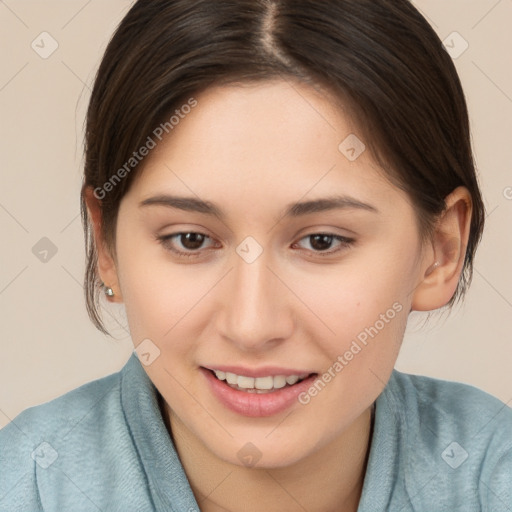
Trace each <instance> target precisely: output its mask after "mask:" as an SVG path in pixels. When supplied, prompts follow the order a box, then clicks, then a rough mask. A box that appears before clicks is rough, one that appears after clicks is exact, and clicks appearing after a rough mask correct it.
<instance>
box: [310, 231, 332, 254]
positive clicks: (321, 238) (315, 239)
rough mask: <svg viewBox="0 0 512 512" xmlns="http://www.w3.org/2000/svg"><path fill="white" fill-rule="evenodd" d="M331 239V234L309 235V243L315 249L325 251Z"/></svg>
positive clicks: (328, 247)
mask: <svg viewBox="0 0 512 512" xmlns="http://www.w3.org/2000/svg"><path fill="white" fill-rule="evenodd" d="M333 239H334V237H333V236H331V235H311V236H310V237H309V243H310V245H311V247H312V248H313V249H314V250H315V251H326V250H328V249H330V247H331V245H332V242H333Z"/></svg>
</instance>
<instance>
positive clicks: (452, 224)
mask: <svg viewBox="0 0 512 512" xmlns="http://www.w3.org/2000/svg"><path fill="white" fill-rule="evenodd" d="M445 205H446V206H445V210H444V212H443V213H442V215H441V217H440V218H439V220H438V222H437V224H436V227H435V231H434V233H433V235H432V246H431V248H429V250H428V251H426V253H425V258H424V262H423V266H422V269H421V276H422V278H421V282H420V284H419V285H418V286H417V287H416V289H415V291H414V294H413V300H412V304H411V308H412V310H414V311H433V310H435V309H438V308H441V307H443V306H445V305H446V304H447V303H448V302H449V301H450V299H451V298H452V297H453V295H454V293H455V291H456V289H457V285H458V283H459V278H460V274H461V272H462V269H463V267H464V259H465V257H466V248H467V244H468V238H469V233H470V227H471V215H472V210H473V207H472V201H471V194H470V193H469V191H468V190H467V189H466V188H465V187H458V188H456V189H455V190H454V191H453V192H452V193H451V194H450V195H449V196H448V197H447V198H446V199H445Z"/></svg>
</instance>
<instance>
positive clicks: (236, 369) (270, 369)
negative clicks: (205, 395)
mask: <svg viewBox="0 0 512 512" xmlns="http://www.w3.org/2000/svg"><path fill="white" fill-rule="evenodd" d="M203 368H206V369H207V370H211V371H213V372H214V371H215V370H218V371H221V372H229V373H234V374H235V375H243V376H244V377H254V378H257V377H269V376H270V377H276V376H278V375H283V376H285V377H289V376H290V375H311V374H312V373H315V372H311V371H308V370H296V369H290V368H279V367H276V366H262V367H261V368H246V367H242V366H228V365H218V366H217V365H211V366H203Z"/></svg>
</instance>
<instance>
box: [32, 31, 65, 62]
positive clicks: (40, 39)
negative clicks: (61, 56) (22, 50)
mask: <svg viewBox="0 0 512 512" xmlns="http://www.w3.org/2000/svg"><path fill="white" fill-rule="evenodd" d="M30 46H31V47H32V50H34V51H35V52H36V53H37V54H38V55H39V57H41V58H42V59H47V58H48V57H50V56H51V55H52V54H53V53H54V52H55V51H56V50H57V48H58V47H59V43H58V42H57V41H56V39H54V38H53V37H52V36H51V35H50V34H49V33H48V32H41V33H40V34H39V35H38V36H37V37H36V38H35V39H34V40H33V41H32V44H31V45H30Z"/></svg>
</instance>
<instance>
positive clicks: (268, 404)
mask: <svg viewBox="0 0 512 512" xmlns="http://www.w3.org/2000/svg"><path fill="white" fill-rule="evenodd" d="M224 368H228V369H227V370H224ZM215 369H216V370H221V371H228V372H229V371H231V372H232V373H237V372H242V371H243V372H246V373H238V375H245V376H247V377H262V376H268V375H272V376H274V375H285V376H286V372H283V370H281V369H276V368H268V369H265V368H260V369H258V370H254V371H253V372H248V370H247V369H241V368H238V369H236V367H222V368H215ZM232 370H233V371H232ZM235 370H236V371H235ZM200 371H201V373H202V374H203V375H204V377H205V378H206V380H207V382H208V385H209V387H210V390H211V391H212V393H213V395H214V396H215V397H216V398H217V400H218V401H219V402H220V403H221V404H222V405H224V406H225V407H227V408H228V409H229V410H231V411H233V412H235V413H237V414H240V415H242V416H247V417H251V418H264V417H268V416H273V415H275V414H279V413H281V412H283V411H286V410H287V409H289V408H291V407H292V406H293V405H294V404H297V405H298V396H299V395H300V394H301V393H302V392H304V391H306V390H307V389H308V388H309V387H310V386H311V384H312V383H313V382H314V381H315V379H316V378H317V374H316V373H314V374H312V375H311V376H310V377H308V378H306V379H304V380H302V381H301V382H298V383H297V384H294V385H293V386H287V387H284V388H281V389H278V390H276V391H272V392H270V393H247V392H245V391H238V390H237V389H233V388H231V387H229V386H228V385H227V384H226V382H225V381H221V380H219V379H217V377H215V375H214V374H213V373H212V370H209V369H207V368H203V367H201V368H200ZM267 371H269V372H270V373H262V372H267ZM287 372H288V375H299V374H300V373H302V374H304V373H305V372H298V373H297V372H295V373H293V372H292V373H290V371H289V370H288V371H287ZM250 373H252V374H250Z"/></svg>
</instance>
